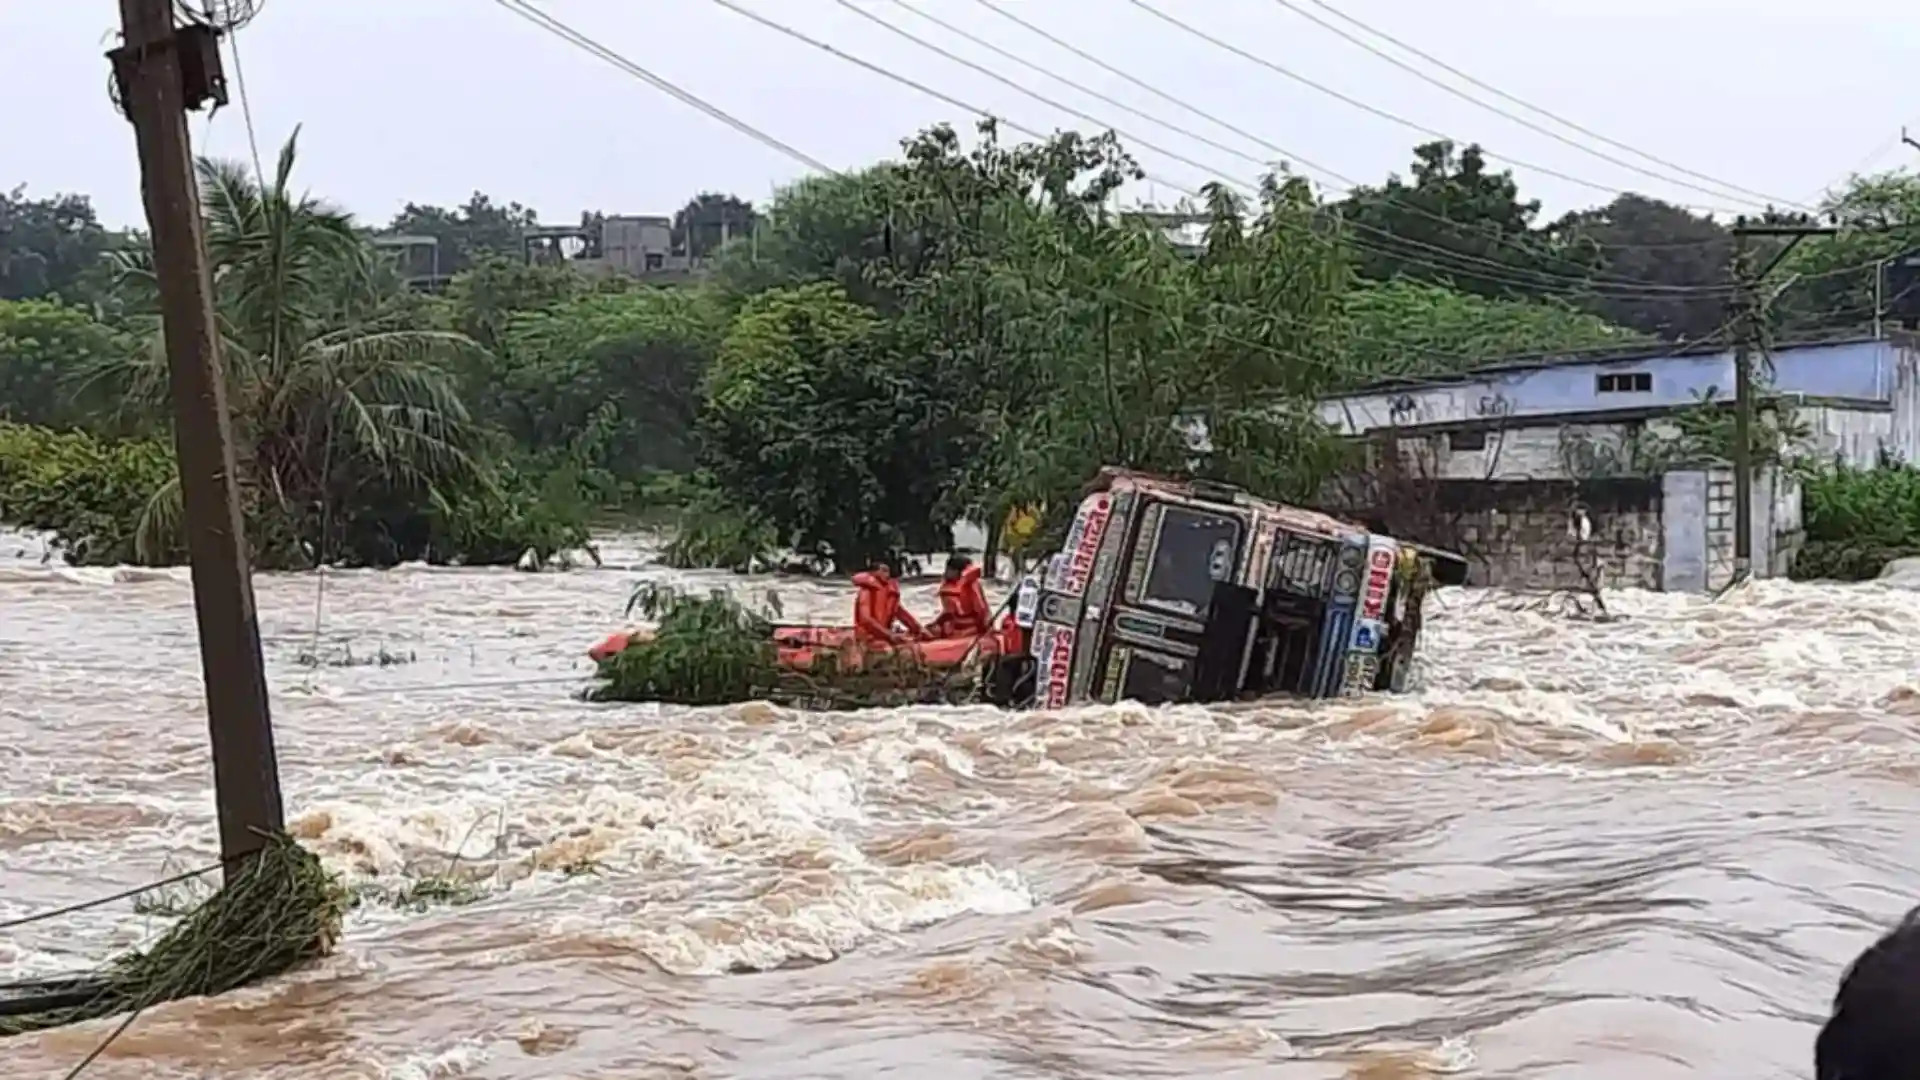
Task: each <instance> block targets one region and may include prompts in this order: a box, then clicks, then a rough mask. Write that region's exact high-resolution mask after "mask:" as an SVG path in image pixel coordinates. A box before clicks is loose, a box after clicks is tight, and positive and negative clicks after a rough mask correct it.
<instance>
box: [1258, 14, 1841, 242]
mask: <svg viewBox="0 0 1920 1080" xmlns="http://www.w3.org/2000/svg"><path fill="white" fill-rule="evenodd" d="M1273 2H1274V3H1276V4H1279V5H1280V6H1281V7H1283V8H1286V9H1287V10H1288V11H1291V12H1293V13H1294V14H1296V15H1298V16H1300V17H1301V18H1303V19H1306V20H1307V21H1308V22H1311V23H1313V24H1314V25H1316V26H1319V27H1321V28H1322V29H1324V30H1326V31H1327V32H1329V33H1332V34H1335V35H1338V36H1339V37H1341V38H1343V39H1345V40H1347V41H1349V42H1352V43H1353V44H1355V45H1357V46H1359V47H1360V48H1362V49H1365V50H1367V51H1368V52H1370V53H1373V54H1374V55H1375V56H1378V57H1380V58H1381V59H1382V60H1385V61H1386V62H1388V63H1389V64H1392V65H1393V66H1395V67H1397V68H1400V69H1401V70H1403V71H1407V72H1409V73H1411V74H1412V75H1414V76H1415V77H1416V78H1418V79H1421V80H1422V81H1424V82H1427V83H1430V84H1432V85H1433V86H1437V87H1439V88H1440V89H1442V90H1445V91H1446V92H1447V93H1449V94H1452V95H1454V96H1455V97H1458V98H1460V99H1461V100H1463V101H1467V102H1469V103H1471V104H1474V105H1478V106H1480V107H1481V108H1483V109H1486V110H1488V111H1490V112H1493V113H1495V114H1497V115H1499V116H1504V117H1506V118H1507V119H1509V120H1512V121H1513V122H1514V123H1516V124H1519V125H1521V126H1522V127H1526V128H1529V129H1531V130H1533V131H1538V132H1540V133H1541V134H1543V135H1545V136H1547V137H1548V138H1551V139H1554V140H1555V141H1557V142H1561V143H1564V144H1566V145H1567V146H1571V147H1573V148H1574V149H1576V150H1579V151H1581V152H1582V153H1587V154H1592V155H1593V156H1594V157H1597V158H1599V159H1600V160H1602V161H1607V162H1611V163H1613V164H1615V165H1619V166H1620V167H1622V168H1625V169H1632V170H1633V171H1635V172H1637V173H1640V174H1641V175H1643V176H1651V177H1653V178H1655V179H1657V180H1664V181H1666V182H1668V183H1672V184H1677V185H1679V186H1681V187H1684V188H1689V189H1691V190H1693V191H1698V192H1702V193H1704V194H1707V195H1712V196H1715V197H1716V198H1725V197H1726V195H1725V192H1720V191H1714V190H1712V189H1710V188H1705V187H1701V186H1700V185H1698V184H1690V183H1687V182H1686V181H1684V180H1674V179H1672V178H1671V177H1666V176H1661V175H1660V174H1659V173H1656V172H1653V171H1651V170H1649V169H1647V168H1644V167H1642V166H1639V165H1635V164H1633V163H1632V162H1630V161H1622V160H1620V159H1619V158H1617V157H1613V156H1612V155H1609V154H1603V153H1600V152H1599V151H1597V150H1594V149H1592V148H1591V147H1587V146H1583V145H1581V144H1580V143H1579V142H1577V141H1575V140H1573V139H1569V138H1567V137H1566V136H1564V135H1561V134H1560V133H1559V132H1556V131H1553V130H1551V129H1550V128H1547V127H1544V126H1542V125H1540V124H1537V123H1535V122H1533V121H1531V120H1528V119H1527V118H1526V117H1523V116H1515V115H1514V114H1513V113H1511V112H1509V111H1507V110H1505V109H1502V108H1499V107H1498V106H1495V105H1489V104H1488V103H1486V102H1484V101H1481V100H1479V99H1478V98H1475V97H1473V96H1472V95H1471V94H1468V93H1466V92H1465V91H1463V90H1461V89H1459V88H1458V87H1455V86H1451V85H1449V84H1448V83H1446V82H1443V81H1441V80H1439V79H1436V78H1434V77H1433V76H1431V75H1429V74H1427V73H1426V72H1424V71H1421V70H1420V69H1418V68H1416V67H1414V66H1413V65H1412V64H1409V63H1407V62H1405V61H1404V60H1401V59H1399V58H1398V57H1395V56H1392V55H1390V54H1388V53H1386V52H1383V51H1381V50H1380V49H1379V48H1377V47H1375V46H1373V45H1371V44H1368V43H1367V42H1366V41H1363V40H1361V39H1360V38H1358V37H1355V36H1354V35H1353V34H1351V33H1349V32H1348V31H1345V30H1342V29H1340V28H1339V27H1337V26H1334V25H1332V24H1330V23H1328V22H1327V21H1326V20H1325V19H1322V18H1321V17H1320V16H1318V15H1315V14H1313V13H1312V12H1310V11H1307V10H1305V9H1303V8H1301V7H1300V6H1299V5H1298V4H1296V3H1295V2H1294V0H1273ZM1307 3H1310V4H1312V5H1313V6H1315V7H1317V8H1320V9H1321V10H1323V11H1325V12H1327V13H1328V14H1330V15H1332V16H1334V17H1335V18H1337V19H1340V20H1342V21H1343V22H1346V23H1349V24H1351V25H1353V26H1357V27H1359V28H1360V29H1361V30H1363V31H1365V32H1366V33H1369V34H1372V35H1373V36H1374V37H1377V38H1379V39H1380V40H1382V41H1385V42H1387V43H1388V44H1390V45H1395V46H1398V47H1399V48H1401V49H1403V50H1405V51H1406V52H1408V53H1411V54H1412V55H1414V56H1417V57H1419V58H1420V59H1422V60H1425V61H1426V62H1427V63H1429V64H1432V65H1434V66H1435V67H1438V68H1439V69H1440V70H1442V71H1445V72H1447V73H1448V74H1450V75H1453V76H1454V77H1455V78H1458V79H1461V80H1462V81H1464V82H1467V83H1471V84H1472V85H1474V86H1477V87H1479V88H1480V89H1482V90H1485V91H1486V92H1488V93H1490V94H1493V95H1494V96H1496V97H1499V98H1501V99H1503V100H1505V101H1509V102H1512V103H1513V104H1515V105H1518V106H1520V107H1521V108H1523V109H1527V110H1529V111H1532V112H1535V113H1538V114H1539V115H1541V116H1544V117H1546V118H1547V119H1549V120H1552V121H1553V122H1554V123H1556V124H1559V125H1561V126H1562V127H1565V128H1569V129H1571V130H1573V131H1577V132H1579V133H1580V134H1582V135H1585V136H1587V137H1588V138H1590V139H1595V140H1597V141H1599V142H1602V143H1605V144H1606V145H1608V146H1611V147H1614V148H1616V149H1619V150H1624V151H1626V152H1627V153H1630V154H1633V155H1635V156H1637V157H1641V158H1645V159H1646V160H1648V161H1651V162H1653V163H1654V164H1656V165H1660V166H1662V167H1664V168H1668V169H1672V170H1673V171H1674V172H1677V173H1681V174H1682V175H1685V176H1691V177H1694V178H1696V179H1699V180H1705V181H1706V182H1708V183H1710V184H1714V185H1716V186H1717V187H1721V188H1725V189H1726V191H1729V192H1737V193H1739V194H1741V195H1746V196H1751V198H1750V199H1742V200H1740V201H1742V202H1750V201H1754V200H1758V202H1757V203H1756V205H1761V206H1768V207H1770V206H1772V205H1775V204H1778V205H1784V206H1793V207H1797V208H1799V209H1807V207H1803V206H1799V204H1797V203H1792V202H1788V201H1787V200H1784V199H1779V198H1777V197H1775V196H1772V195H1767V194H1766V193H1764V192H1759V191H1754V190H1753V189H1751V188H1744V187H1741V186H1740V185H1738V184H1733V183H1729V182H1727V181H1725V180H1719V179H1716V178H1714V177H1712V176H1709V175H1707V174H1706V173H1702V172H1696V171H1694V170H1693V169H1689V168H1687V167H1686V166H1684V165H1680V164H1677V163H1675V162H1672V161H1668V160H1667V159H1665V158H1661V157H1656V156H1655V155H1653V154H1649V153H1647V152H1646V151H1644V150H1641V149H1638V148H1637V147H1634V146H1632V145H1629V144H1627V143H1623V142H1621V141H1619V140H1617V139H1612V138H1609V137H1607V136H1605V135H1602V134H1600V133H1599V132H1597V131H1594V130H1593V129H1592V128H1588V127H1583V126H1581V125H1580V124H1577V123H1575V122H1573V121H1572V120H1568V119H1567V118H1566V117H1564V116H1560V115H1558V114H1556V113H1553V112H1549V111H1548V110H1546V109H1543V108H1541V107H1540V106H1538V105H1534V104H1532V103H1531V102H1528V101H1526V100H1524V99H1522V98H1519V97H1515V96H1514V95H1512V94H1509V93H1507V92H1506V91H1504V90H1502V89H1500V88H1499V87H1497V86H1493V85H1491V84H1489V83H1487V82H1485V81H1482V80H1480V79H1476V78H1474V77H1473V76H1472V75H1469V74H1467V73H1466V72H1464V71H1462V70H1460V69H1459V68H1457V67H1455V66H1453V65H1452V64H1449V63H1447V62H1446V61H1445V60H1442V59H1440V58H1439V57H1437V56H1434V55H1433V54H1432V53H1428V52H1423V51H1421V50H1420V49H1418V48H1416V47H1414V46H1413V45H1409V44H1408V43H1407V42H1405V41H1403V40H1401V39H1399V38H1396V37H1394V36H1393V35H1391V34H1389V33H1387V32H1386V31H1384V30H1380V29H1378V28H1376V27H1373V26H1369V25H1367V24H1366V23H1364V22H1361V21H1360V20H1359V19H1356V18H1354V17H1353V16H1351V15H1348V14H1346V13H1345V12H1343V11H1341V10H1340V9H1339V8H1336V7H1334V6H1333V5H1332V4H1330V3H1327V2H1326V0H1307Z"/></svg>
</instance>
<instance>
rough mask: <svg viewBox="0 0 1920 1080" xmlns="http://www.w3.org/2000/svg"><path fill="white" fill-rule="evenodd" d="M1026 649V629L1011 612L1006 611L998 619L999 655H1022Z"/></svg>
mask: <svg viewBox="0 0 1920 1080" xmlns="http://www.w3.org/2000/svg"><path fill="white" fill-rule="evenodd" d="M1026 651H1027V631H1026V629H1025V628H1024V627H1022V626H1021V625H1020V620H1018V619H1016V618H1014V616H1013V612H1011V611H1009V612H1007V615H1006V617H1005V618H1003V619H1001V620H1000V655H1002V656H1022V655H1025V653H1026Z"/></svg>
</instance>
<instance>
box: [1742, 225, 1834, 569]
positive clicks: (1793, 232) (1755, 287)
mask: <svg viewBox="0 0 1920 1080" xmlns="http://www.w3.org/2000/svg"><path fill="white" fill-rule="evenodd" d="M1843 231H1845V230H1843V229H1841V228H1840V227H1839V226H1833V225H1764V224H1761V225H1756V224H1751V223H1749V222H1748V221H1747V219H1746V218H1744V217H1743V218H1739V219H1738V220H1736V221H1735V222H1734V223H1733V304H1734V311H1733V318H1732V320H1731V326H1732V329H1733V453H1732V455H1731V456H1732V458H1733V580H1734V582H1736V583H1738V582H1740V581H1744V580H1746V579H1747V578H1748V577H1749V576H1750V575H1751V574H1752V573H1753V467H1754V463H1753V413H1754V407H1755V401H1754V399H1755V397H1756V395H1755V394H1754V390H1753V354H1754V353H1755V352H1759V351H1763V350H1765V349H1766V348H1767V335H1766V326H1767V318H1768V314H1767V312H1768V308H1769V306H1770V305H1771V304H1772V301H1773V297H1772V296H1768V295H1764V294H1763V293H1762V292H1761V291H1760V287H1761V282H1762V281H1764V280H1765V279H1766V276H1767V275H1768V274H1770V273H1772V272H1773V270H1774V268H1775V267H1777V266H1779V265H1780V263H1781V261H1782V260H1783V259H1785V258H1786V257H1787V253H1788V252H1791V251H1792V250H1793V249H1794V247H1795V246H1797V245H1798V244H1799V243H1800V241H1802V240H1805V239H1806V238H1807V237H1809V236H1836V235H1838V234H1840V233H1841V232H1843ZM1756 236H1769V237H1779V238H1783V239H1785V240H1786V243H1785V244H1782V245H1781V246H1780V250H1779V251H1777V252H1775V253H1774V256H1773V258H1772V259H1770V260H1768V261H1767V265H1766V266H1765V267H1763V268H1761V269H1760V270H1758V271H1756V270H1755V269H1754V263H1753V252H1752V250H1751V248H1749V247H1748V245H1747V241H1748V240H1749V239H1751V238H1752V237H1756ZM1775 291H1776V292H1777V291H1778V290H1775Z"/></svg>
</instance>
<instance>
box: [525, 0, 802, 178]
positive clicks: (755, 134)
mask: <svg viewBox="0 0 1920 1080" xmlns="http://www.w3.org/2000/svg"><path fill="white" fill-rule="evenodd" d="M494 3H496V4H499V5H500V6H501V7H503V8H506V9H507V10H508V11H510V12H512V13H513V14H515V15H518V16H520V17H521V18H523V19H525V20H527V21H528V22H530V23H533V24H534V25H535V26H539V27H540V28H542V29H544V30H546V31H547V32H549V33H551V34H554V35H556V36H558V37H560V38H562V39H563V40H566V41H567V42H569V43H570V44H572V45H574V46H575V47H577V48H580V49H583V50H585V51H587V52H589V53H592V54H593V55H595V56H598V57H599V58H600V59H602V60H604V61H606V62H607V63H609V64H612V65H613V66H615V67H617V68H619V69H621V70H622V71H625V72H626V73H627V74H629V75H632V76H633V77H634V78H636V79H639V80H641V81H642V82H645V83H647V84H648V85H649V86H652V87H653V88H654V89H655V90H658V91H660V92H661V93H663V94H666V95H667V96H668V97H671V98H673V99H674V100H676V101H679V102H680V103H681V104H684V105H688V106H691V107H692V108H694V109H697V110H699V111H700V112H702V113H705V114H706V115H707V116H710V117H712V118H713V119H715V120H718V121H720V122H721V123H723V124H725V125H727V126H728V127H730V128H732V129H734V130H735V131H738V132H739V133H741V134H742V135H745V136H747V137H748V138H750V139H752V140H754V141H755V142H758V143H760V144H762V145H764V146H767V147H770V148H772V149H774V150H778V151H779V152H780V153H782V154H785V155H786V156H788V157H790V158H792V159H793V160H795V161H798V162H800V163H801V164H803V165H806V166H808V167H809V168H812V169H814V170H816V171H819V172H823V173H838V172H839V170H837V169H835V168H833V167H832V166H831V165H828V164H827V163H826V162H824V161H821V160H820V159H818V158H815V157H811V156H809V155H807V154H805V153H803V152H801V151H800V150H798V149H795V148H794V147H793V146H792V145H790V144H788V143H785V142H782V141H780V140H779V139H776V138H774V137H773V136H772V135H769V134H767V133H766V132H764V131H761V130H760V129H758V128H756V127H753V126H752V125H750V124H748V123H747V122H746V121H744V120H741V119H739V118H738V117H736V116H734V115H733V114H732V113H729V112H727V111H726V110H725V109H722V108H719V107H718V106H715V105H711V104H709V103H707V102H706V101H704V100H702V99H700V98H699V97H697V96H695V95H693V94H690V93H688V92H687V91H685V90H682V89H681V88H680V87H678V86H676V85H674V84H673V83H671V82H669V81H667V80H666V79H664V78H661V77H660V76H658V75H656V74H654V73H653V72H651V71H648V70H647V69H646V68H643V67H641V66H640V65H638V64H635V63H634V62H632V61H631V60H628V59H627V58H626V57H623V56H621V55H620V54H618V53H615V52H613V51H612V50H610V49H608V48H606V47H605V46H603V45H601V44H599V43H598V42H596V41H594V40H593V39H592V38H589V37H587V36H586V35H585V34H582V33H580V32H579V31H578V30H575V29H573V28H572V27H570V26H568V25H566V24H565V23H563V22H560V21H559V20H558V19H555V18H554V17H552V16H551V15H548V14H546V13H545V12H543V11H541V10H540V9H538V8H536V7H533V6H532V5H531V4H528V3H526V2H525V0H494Z"/></svg>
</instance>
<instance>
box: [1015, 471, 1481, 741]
mask: <svg viewBox="0 0 1920 1080" xmlns="http://www.w3.org/2000/svg"><path fill="white" fill-rule="evenodd" d="M1465 577H1466V563H1465V560H1463V559H1461V558H1460V557H1459V556H1458V555H1454V554H1452V553H1449V552H1440V551H1435V550H1432V549H1428V548H1422V547H1418V546H1415V545H1411V544H1404V543H1402V542H1400V541H1397V540H1395V539H1393V538H1391V537H1387V536H1382V535H1379V534H1375V533H1371V532H1369V531H1367V530H1366V529H1365V528H1363V527H1361V526H1358V525H1354V524H1351V523H1348V522H1343V521H1340V520H1339V519H1336V518H1333V517H1330V516H1328V515H1326V514H1321V513H1318V512H1315V511H1311V510H1303V509H1299V508H1296V507H1292V506H1287V505H1285V504H1282V503H1275V502H1271V501H1268V500H1264V499H1259V498H1255V497H1253V496H1250V495H1248V494H1247V493H1245V492H1243V491H1240V490H1238V489H1234V488H1228V487H1223V486H1219V485H1209V484H1205V483H1201V482H1183V481H1175V480H1168V479H1163V478H1159V477H1154V476H1149V475H1145V474H1139V473H1131V472H1123V471H1119V470H1108V471H1105V472H1103V473H1102V474H1101V476H1100V478H1099V479H1098V480H1096V481H1095V483H1094V484H1093V485H1092V486H1091V487H1090V489H1089V491H1088V493H1087V494H1086V496H1085V497H1084V499H1083V500H1082V501H1081V504H1080V506H1079V508H1078V511H1077V512H1076V513H1075V515H1074V519H1073V523H1072V526H1071V528H1070V529H1069V531H1068V534H1067V538H1066V543H1065V545H1064V547H1063V549H1062V551H1061V553H1060V557H1059V558H1057V559H1055V560H1053V562H1052V563H1051V564H1050V565H1049V567H1048V570H1047V572H1046V574H1045V575H1044V577H1043V579H1042V581H1041V587H1040V590H1039V594H1038V602H1037V604H1035V605H1033V606H1034V608H1035V610H1034V615H1033V627H1032V630H1031V632H1030V633H1029V634H1028V635H1027V640H1028V642H1029V651H1030V654H1031V660H1032V665H1033V679H1032V681H1031V686H1032V693H1031V699H1030V701H1015V702H1005V703H1004V704H1013V705H1026V704H1031V705H1033V706H1035V707H1038V708H1046V709H1057V708H1063V707H1066V706H1069V705H1074V704H1079V703H1085V702H1096V701H1097V702H1109V703H1110V702H1116V701H1121V700H1132V701H1138V702H1141V703H1143V704H1148V705H1158V704H1166V703H1172V702H1182V701H1190V702H1211V701H1226V700H1233V699H1238V698H1243V697H1261V696H1267V695H1273V694H1288V695H1297V696H1305V697H1330V696H1338V695H1350V694H1359V693H1366V692H1369V691H1374V690H1399V689H1404V688H1405V686H1406V685H1407V680H1408V677H1409V675H1410V673H1411V667H1412V662H1413V657H1414V646H1415V639H1416V638H1417V635H1418V630H1419V608H1420V601H1421V599H1423V598H1424V596H1425V594H1426V592H1427V591H1428V590H1429V589H1431V588H1432V586H1433V585H1435V584H1459V583H1462V582H1464V580H1465ZM1024 681H1025V680H1022V682H1024ZM1023 696H1024V695H1023Z"/></svg>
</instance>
